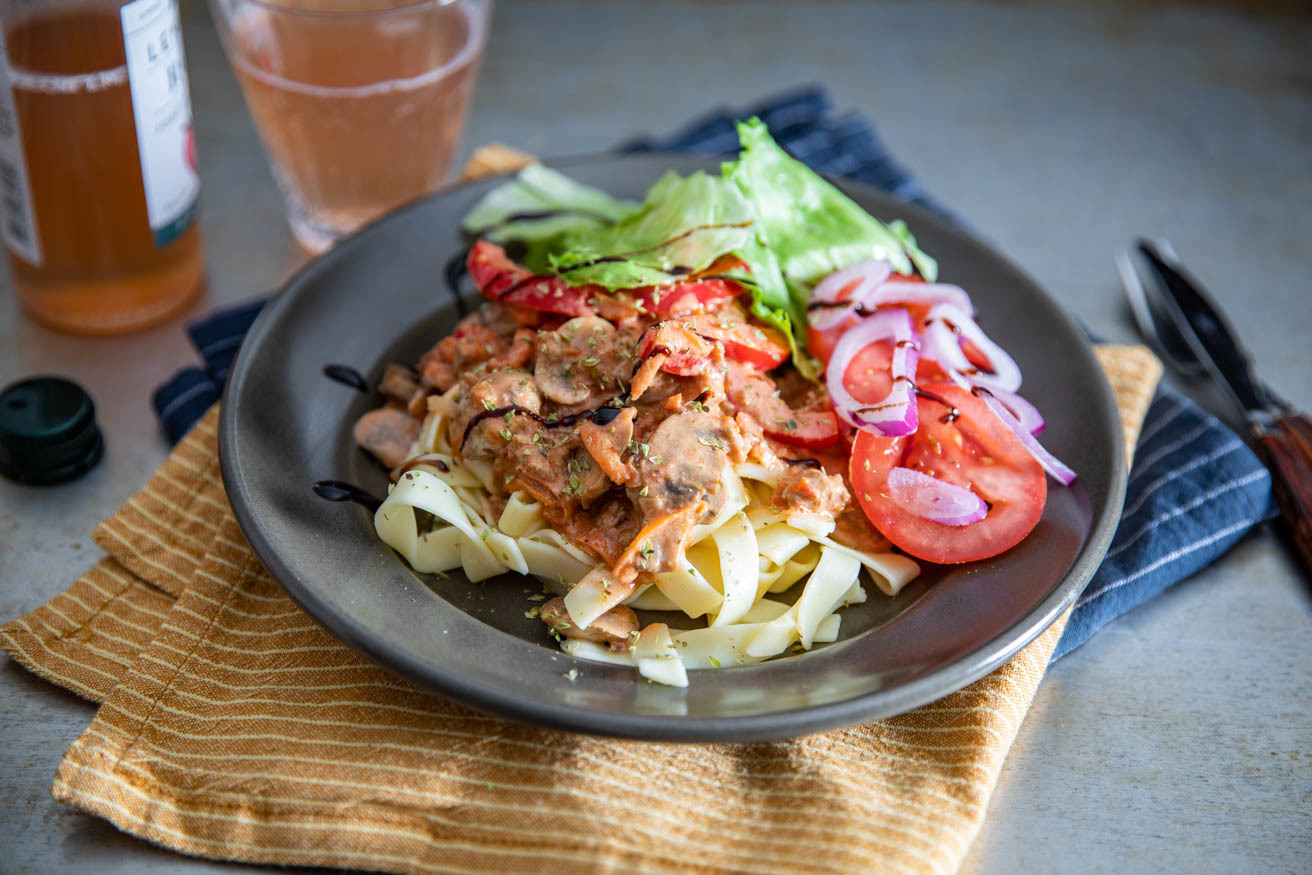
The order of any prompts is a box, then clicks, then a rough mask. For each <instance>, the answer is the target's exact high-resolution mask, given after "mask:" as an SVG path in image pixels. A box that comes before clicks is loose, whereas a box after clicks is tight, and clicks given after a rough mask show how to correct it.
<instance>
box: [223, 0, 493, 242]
mask: <svg viewBox="0 0 1312 875" xmlns="http://www.w3.org/2000/svg"><path fill="white" fill-rule="evenodd" d="M212 4H213V9H214V12H215V17H216V19H217V21H218V22H219V27H220V32H221V34H222V35H223V38H224V45H225V47H226V49H227V52H228V57H229V59H230V60H231V62H232V65H233V67H234V69H235V70H236V73H237V78H238V81H240V83H241V87H242V90H243V91H244V92H245V94H246V102H247V105H248V106H249V107H250V110H251V115H252V116H254V119H255V124H256V127H257V128H258V130H259V133H260V137H261V138H262V139H263V141H264V145H265V148H266V149H267V151H268V153H269V160H270V164H271V166H272V169H273V175H274V178H275V179H276V180H277V183H278V186H279V188H280V189H281V190H282V193H283V197H284V199H285V200H286V204H287V215H288V221H289V223H290V224H291V228H292V232H293V233H294V234H295V236H296V239H297V240H299V241H300V242H301V244H302V245H304V246H305V247H306V248H307V249H310V250H311V251H313V252H322V251H323V250H325V249H327V248H329V247H330V246H332V245H333V243H334V242H336V241H337V240H338V239H340V238H341V237H343V236H345V235H346V234H349V233H350V232H351V231H353V230H355V229H356V228H358V227H360V225H362V224H364V223H365V222H368V221H369V220H371V219H373V218H375V217H377V216H378V215H380V214H382V213H383V212H385V211H387V210H388V209H390V208H392V207H394V206H396V205H398V204H401V203H404V202H406V201H409V200H412V199H414V198H416V197H419V196H421V195H424V194H428V193H430V192H433V191H435V190H437V189H438V188H439V187H441V186H442V184H443V183H444V182H445V181H446V178H447V172H448V170H449V169H450V165H451V160H452V158H453V157H454V154H455V151H456V147H457V145H458V142H459V137H460V130H461V128H462V126H463V125H464V120H465V115H466V113H467V110H468V108H469V97H470V94H471V93H472V91H473V88H474V76H475V71H476V68H477V64H478V59H479V56H480V54H481V53H482V49H483V43H484V39H485V34H486V29H487V22H488V12H489V7H490V3H488V2H484V0H448V2H440V0H419V2H414V0H411V2H407V0H372V2H371V0H346V2H342V0H317V2H316V0H212Z"/></svg>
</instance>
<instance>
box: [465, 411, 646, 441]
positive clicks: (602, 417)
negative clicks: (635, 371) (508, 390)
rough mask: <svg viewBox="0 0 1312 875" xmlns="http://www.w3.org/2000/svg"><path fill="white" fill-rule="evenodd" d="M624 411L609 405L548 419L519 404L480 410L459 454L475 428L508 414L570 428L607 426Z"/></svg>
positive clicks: (467, 428)
mask: <svg viewBox="0 0 1312 875" xmlns="http://www.w3.org/2000/svg"><path fill="white" fill-rule="evenodd" d="M623 409H624V408H623V407H615V406H613V405H609V404H607V405H604V406H602V407H598V408H596V409H594V410H584V411H582V412H580V413H571V414H570V415H569V416H561V417H557V418H556V419H547V418H546V417H543V416H539V415H538V414H536V413H534V412H533V411H532V410H529V409H528V408H527V407H520V406H519V405H518V404H507V405H506V406H505V407H493V408H492V409H491V410H480V411H479V412H478V413H477V414H475V415H474V418H473V419H471V420H469V425H467V426H465V433H464V434H462V435H461V436H460V449H459V452H462V453H463V452H464V450H465V441H467V440H469V433H470V432H471V431H473V430H474V426H476V425H478V424H479V423H480V422H482V421H483V420H485V419H492V418H494V417H497V416H506V415H507V414H510V415H512V416H527V417H529V418H530V419H532V420H534V421H536V422H538V423H540V424H541V425H544V426H546V427H547V428H568V427H569V426H571V425H576V424H578V423H580V422H582V421H583V420H585V419H590V420H592V421H593V422H595V423H596V424H597V425H606V424H608V423H610V422H612V421H614V419H615V417H617V416H619V415H620V411H621V410H623Z"/></svg>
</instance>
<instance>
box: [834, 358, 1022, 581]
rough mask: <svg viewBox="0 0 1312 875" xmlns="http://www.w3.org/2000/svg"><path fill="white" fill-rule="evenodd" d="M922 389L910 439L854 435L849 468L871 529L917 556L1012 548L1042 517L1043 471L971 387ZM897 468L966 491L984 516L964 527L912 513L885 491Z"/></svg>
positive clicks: (955, 558)
mask: <svg viewBox="0 0 1312 875" xmlns="http://www.w3.org/2000/svg"><path fill="white" fill-rule="evenodd" d="M921 391H922V392H923V393H924V394H923V395H921V396H920V398H919V400H918V402H917V405H918V412H919V414H920V427H919V428H918V429H917V430H916V432H915V433H914V434H911V435H907V436H906V437H898V438H886V437H879V436H876V435H873V434H871V433H870V432H868V431H859V432H857V436H856V440H855V441H854V442H853V445H852V458H851V461H850V462H849V469H848V476H849V477H850V479H851V481H852V490H853V492H855V493H856V498H857V503H858V504H859V505H860V506H861V510H862V511H864V512H865V515H866V517H867V518H868V519H869V520H870V522H871V523H872V524H873V525H874V527H875V528H877V529H878V530H879V531H880V532H882V533H883V535H884V536H885V537H886V538H888V539H889V540H890V541H892V542H893V543H894V544H895V545H897V546H898V547H900V548H902V549H903V550H905V551H906V552H908V553H910V554H911V555H912V556H915V557H917V558H918V559H924V560H926V561H929V562H939V563H944V564H950V563H958V562H974V561H976V560H979V559H987V558H989V557H990V556H997V555H998V554H999V553H1003V552H1005V551H1007V550H1010V549H1011V548H1012V547H1014V546H1016V545H1017V544H1019V543H1020V542H1021V541H1022V540H1023V539H1024V538H1025V536H1026V535H1028V534H1029V533H1030V532H1031V531H1032V530H1033V529H1034V526H1035V525H1036V524H1037V523H1038V521H1039V517H1041V516H1042V515H1043V504H1044V502H1045V501H1046V500H1047V497H1048V483H1047V479H1046V478H1045V476H1044V473H1043V468H1042V467H1041V466H1040V465H1039V463H1038V462H1037V461H1036V460H1035V459H1034V457H1033V456H1031V455H1030V454H1029V453H1028V452H1027V451H1026V450H1025V447H1024V446H1023V445H1022V444H1021V442H1020V441H1019V440H1018V439H1017V438H1016V436H1015V435H1013V434H1012V433H1011V431H1010V430H1008V429H1007V427H1006V426H1005V425H1003V424H1002V422H1001V421H999V420H998V418H997V417H996V416H994V415H993V413H992V411H990V410H989V409H988V407H987V406H986V405H985V404H984V402H983V401H981V400H980V399H978V398H976V397H975V396H974V395H972V394H971V393H970V391H969V390H967V389H963V388H962V387H960V386H957V385H956V384H954V383H932V384H928V385H923V386H921ZM940 399H941V400H940ZM945 402H946V403H945ZM953 410H955V411H956V416H955V417H953V416H951V415H950V414H951V412H952V411H953ZM899 466H901V467H906V468H911V469H913V470H916V471H920V472H922V473H924V474H928V475H930V476H932V477H936V478H938V479H939V480H943V481H945V482H947V483H952V484H954V485H956V486H962V487H965V488H967V489H970V490H971V491H972V492H974V493H975V494H976V495H978V496H979V497H980V498H982V499H984V500H985V501H986V502H987V503H988V514H987V515H986V516H985V517H984V519H982V520H980V521H978V522H974V523H969V524H968V525H964V526H948V525H944V524H942V523H936V522H933V521H932V520H928V519H924V518H922V517H918V516H915V515H913V514H911V513H910V512H909V511H907V510H906V509H905V508H903V507H902V506H901V505H899V504H897V503H896V502H894V501H893V499H892V498H890V497H889V494H888V489H887V485H886V482H887V480H888V473H889V471H891V470H892V469H893V468H894V467H899Z"/></svg>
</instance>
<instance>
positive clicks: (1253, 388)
mask: <svg viewBox="0 0 1312 875" xmlns="http://www.w3.org/2000/svg"><path fill="white" fill-rule="evenodd" d="M1137 248H1138V250H1139V252H1140V254H1142V255H1143V257H1144V259H1145V260H1146V261H1147V263H1148V265H1149V267H1150V268H1151V269H1152V273H1153V274H1154V275H1155V276H1156V278H1157V280H1158V282H1157V283H1156V284H1155V285H1156V288H1155V290H1154V291H1155V292H1156V293H1157V294H1156V296H1155V297H1156V304H1157V305H1158V306H1157V307H1154V306H1153V305H1152V303H1150V301H1149V299H1148V298H1147V296H1146V295H1145V294H1144V289H1143V286H1142V285H1140V284H1139V283H1138V276H1137V274H1135V275H1134V276H1133V280H1132V279H1131V277H1130V276H1129V275H1127V272H1128V273H1129V274H1134V269H1133V265H1132V264H1130V263H1129V258H1128V256H1125V255H1123V256H1121V257H1120V258H1118V259H1117V267H1118V269H1119V270H1120V273H1121V279H1122V281H1123V283H1124V284H1125V286H1126V295H1127V297H1129V299H1130V303H1131V308H1132V309H1133V311H1134V316H1135V321H1136V322H1138V323H1139V327H1140V330H1142V331H1144V333H1145V334H1146V335H1148V336H1150V337H1153V338H1154V339H1156V340H1157V346H1158V349H1159V351H1160V352H1162V353H1163V358H1164V359H1166V361H1167V363H1168V364H1170V365H1172V367H1174V368H1175V369H1176V370H1178V371H1180V372H1181V373H1184V374H1186V375H1190V376H1196V375H1202V374H1206V375H1207V376H1210V377H1211V378H1212V381H1213V382H1214V383H1216V384H1217V385H1218V386H1220V388H1221V389H1222V390H1223V392H1224V393H1225V394H1226V396H1227V397H1228V398H1229V399H1230V401H1231V403H1233V404H1234V406H1235V408H1236V409H1237V410H1238V411H1239V414H1240V416H1241V417H1242V418H1243V420H1244V421H1245V422H1246V423H1247V425H1248V428H1249V431H1250V432H1251V434H1252V435H1253V438H1254V440H1255V441H1256V442H1257V445H1258V447H1259V449H1260V451H1261V453H1262V455H1263V461H1265V462H1266V465H1267V467H1268V468H1269V469H1270V470H1271V475H1272V485H1273V491H1274V492H1275V496H1276V501H1277V503H1278V504H1279V505H1280V513H1281V516H1283V517H1284V520H1285V523H1286V524H1287V525H1288V526H1289V530H1290V534H1291V536H1292V537H1293V540H1294V545H1295V546H1296V547H1297V548H1298V552H1299V554H1300V555H1301V556H1302V559H1303V564H1304V565H1305V566H1306V568H1307V569H1308V570H1309V571H1310V572H1312V419H1309V418H1308V416H1307V414H1305V413H1302V412H1300V411H1298V410H1296V409H1294V407H1293V406H1292V405H1290V404H1289V402H1287V401H1285V400H1284V399H1283V398H1281V397H1280V396H1279V395H1277V394H1276V392H1275V391H1274V390H1272V389H1271V388H1270V387H1269V386H1267V385H1266V384H1265V383H1263V382H1262V381H1261V380H1260V379H1259V378H1258V376H1257V373H1256V370H1255V369H1254V366H1253V359H1252V356H1251V355H1249V354H1248V351H1247V350H1246V349H1245V348H1244V346H1243V344H1242V343H1241V342H1240V340H1239V334H1238V333H1237V332H1236V331H1235V328H1234V326H1233V325H1232V324H1231V323H1230V320H1229V319H1228V318H1226V316H1225V313H1224V312H1223V311H1222V310H1221V308H1220V307H1219V306H1218V305H1217V304H1216V302H1215V301H1213V300H1212V298H1211V296H1210V295H1209V294H1208V293H1207V292H1206V291H1205V290H1204V289H1203V286H1202V284H1201V283H1199V282H1198V281H1197V280H1195V279H1194V278H1193V277H1192V276H1191V275H1190V274H1189V273H1188V272H1187V271H1186V270H1185V268H1184V266H1183V265H1182V264H1181V263H1180V259H1179V257H1178V256H1177V255H1176V253H1175V250H1174V249H1173V248H1172V247H1171V245H1170V244H1169V243H1166V242H1165V241H1149V240H1140V241H1138V244H1137ZM1132 282H1133V286H1134V288H1131V285H1132ZM1159 314H1162V315H1165V317H1166V318H1165V321H1164V322H1163V320H1161V319H1160V318H1158V315H1159Z"/></svg>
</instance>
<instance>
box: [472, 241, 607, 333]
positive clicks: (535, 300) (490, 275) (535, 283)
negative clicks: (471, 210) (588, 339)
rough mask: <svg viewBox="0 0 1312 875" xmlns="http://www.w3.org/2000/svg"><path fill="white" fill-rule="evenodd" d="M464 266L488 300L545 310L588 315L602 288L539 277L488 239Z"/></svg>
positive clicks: (477, 248) (561, 313)
mask: <svg viewBox="0 0 1312 875" xmlns="http://www.w3.org/2000/svg"><path fill="white" fill-rule="evenodd" d="M465 267H466V269H467V270H468V271H469V275H470V276H471V277H473V278H474V285H476V286H478V290H479V291H480V292H482V293H483V297H485V298H487V299H488V300H490V301H500V302H501V303H503V304H509V305H511V306H516V307H524V308H527V309H529V310H537V311H540V312H543V313H556V314H558V315H560V316H587V315H589V314H591V313H592V307H591V306H590V305H589V304H588V300H589V299H590V298H591V297H592V296H593V295H594V294H596V293H597V292H599V291H601V289H599V288H598V287H596V286H571V285H570V284H569V283H567V282H565V280H563V279H561V278H560V277H555V276H536V275H535V274H534V273H533V272H532V271H531V270H529V269H528V268H526V267H524V266H523V265H521V264H516V263H515V262H514V261H512V260H511V259H510V257H509V256H507V255H506V250H505V249H504V248H503V247H501V246H498V245H497V244H495V243H489V242H488V241H486V240H479V241H477V242H476V243H475V244H474V245H473V246H472V247H470V249H469V257H468V259H466V262H465Z"/></svg>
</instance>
